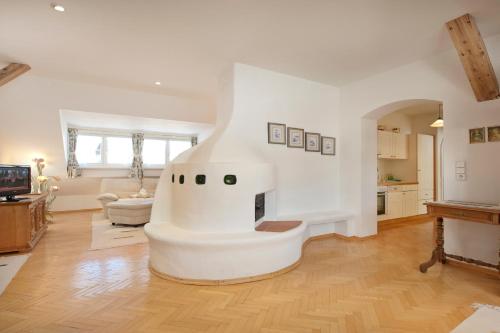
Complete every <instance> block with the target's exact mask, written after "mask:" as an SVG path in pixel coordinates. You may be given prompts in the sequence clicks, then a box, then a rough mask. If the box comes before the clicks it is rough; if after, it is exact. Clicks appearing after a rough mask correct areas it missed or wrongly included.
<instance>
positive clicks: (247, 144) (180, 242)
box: [145, 67, 348, 284]
mask: <svg viewBox="0 0 500 333" xmlns="http://www.w3.org/2000/svg"><path fill="white" fill-rule="evenodd" d="M233 70H234V68H232V69H231V71H228V72H227V73H226V75H225V76H223V77H222V80H221V81H220V87H219V99H218V105H217V106H218V110H217V111H218V114H217V125H216V129H215V131H214V133H213V134H212V135H211V136H210V137H209V138H208V139H206V140H204V141H202V142H201V143H200V144H199V145H198V146H195V147H193V148H191V149H190V150H188V151H186V152H185V153H183V154H181V155H180V156H179V157H177V158H176V159H175V160H174V161H173V162H172V163H170V164H169V166H168V167H167V168H166V169H165V170H164V171H163V173H162V175H161V178H160V181H159V183H158V187H157V190H156V194H155V201H154V204H153V210H152V215H151V222H150V223H148V224H147V225H146V226H145V232H146V235H147V236H148V238H149V246H150V266H151V269H152V271H153V272H154V273H156V274H158V275H160V276H162V277H165V278H169V279H175V280H177V281H181V282H187V283H195V284H219V283H234V282H245V281H251V280H256V279H261V278H264V277H270V276H274V275H275V274H277V273H281V272H284V271H287V270H288V269H290V268H293V267H294V266H295V265H296V264H297V263H298V261H299V259H300V257H301V254H302V246H303V243H304V241H305V240H306V239H308V238H309V237H310V236H318V235H323V234H326V233H334V232H339V231H340V232H341V233H343V234H345V233H347V232H348V228H347V224H346V222H345V221H346V217H345V215H339V214H338V213H335V212H333V214H331V213H332V212H322V213H321V214H317V213H313V214H311V209H309V210H307V211H306V212H309V214H308V215H307V216H306V215H304V216H300V217H299V216H289V217H287V218H284V219H286V220H304V223H302V224H300V225H298V226H296V225H294V226H295V227H294V228H292V229H290V230H287V231H284V232H263V231H256V230H255V226H256V220H258V221H257V222H260V221H262V220H275V219H276V216H275V215H276V211H278V210H277V209H276V208H277V207H275V206H276V202H278V201H279V200H282V199H281V198H280V197H278V196H277V194H276V193H278V194H279V195H284V193H283V192H282V191H281V192H278V191H275V187H276V175H275V169H274V166H273V164H272V162H271V161H269V160H267V159H266V158H264V157H263V154H261V151H260V150H259V149H258V148H257V147H261V148H260V149H262V144H263V143H265V142H266V139H267V138H266V130H267V128H266V127H267V123H266V121H277V120H279V119H267V120H266V117H265V116H263V115H262V114H261V113H260V114H259V112H258V111H257V110H251V109H250V108H248V107H247V105H248V104H247V103H246V101H248V100H249V99H252V98H258V94H257V95H255V94H254V88H255V85H254V83H253V82H251V83H248V81H244V80H242V79H241V76H240V78H239V79H236V80H235V76H234V72H233ZM239 70H240V72H239V75H242V73H243V72H244V70H245V68H242V67H240V68H239ZM242 71H243V72H242ZM258 74H259V75H261V74H262V73H261V72H258ZM235 87H236V88H238V89H240V90H239V92H236V93H235V92H234V89H235ZM261 89H265V88H261ZM241 90H243V91H245V93H243V92H242V91H241ZM267 98H271V99H272V98H273V96H268V97H267ZM235 100H236V101H237V103H235V102H234V101H235ZM264 102H265V100H264ZM234 105H236V107H234ZM249 132H251V133H252V134H255V135H251V136H249V135H248V133H249ZM245 133H246V134H247V135H246V136H245ZM241 137H243V138H245V139H240V138H241ZM274 148H277V147H274ZM280 148H281V147H280ZM282 148H284V147H282ZM267 153H268V152H267ZM268 156H269V155H268ZM323 162H324V161H323ZM291 167H292V168H291V169H290V170H286V172H290V171H291V170H296V167H295V168H294V167H293V166H291ZM285 195H286V193H285ZM308 199H309V201H310V198H305V201H308ZM294 202H297V201H294ZM299 209H300V208H297V209H296V211H298V210H299ZM304 213H305V212H304Z"/></svg>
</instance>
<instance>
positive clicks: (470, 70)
mask: <svg viewBox="0 0 500 333" xmlns="http://www.w3.org/2000/svg"><path fill="white" fill-rule="evenodd" d="M446 27H447V28H448V32H449V33H450V37H451V40H452V41H453V44H455V48H456V49H457V51H458V55H459V57H460V60H461V61H462V65H463V66H464V69H465V73H466V74H467V77H468V78H469V82H470V84H471V86H472V90H473V91H474V94H475V95H476V99H477V100H478V101H479V102H482V101H488V100H492V99H495V98H499V97H500V91H499V89H498V81H497V78H496V76H495V72H494V70H493V67H492V66H491V61H490V57H489V56H488V52H487V51H486V47H485V45H484V41H483V38H482V37H481V33H480V32H479V29H478V28H477V26H476V23H475V21H474V18H473V17H472V16H471V15H470V14H465V15H463V16H460V17H458V18H456V19H454V20H451V21H449V22H447V23H446Z"/></svg>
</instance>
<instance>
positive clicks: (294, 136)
mask: <svg viewBox="0 0 500 333" xmlns="http://www.w3.org/2000/svg"><path fill="white" fill-rule="evenodd" d="M286 132H287V145H288V147H290V148H304V130H303V129H302V128H294V127H287V129H286Z"/></svg>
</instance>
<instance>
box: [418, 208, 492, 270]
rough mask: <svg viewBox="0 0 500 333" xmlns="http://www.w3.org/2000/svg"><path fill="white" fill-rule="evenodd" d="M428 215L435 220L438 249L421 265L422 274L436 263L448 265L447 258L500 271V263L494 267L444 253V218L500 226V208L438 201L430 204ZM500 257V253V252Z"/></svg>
mask: <svg viewBox="0 0 500 333" xmlns="http://www.w3.org/2000/svg"><path fill="white" fill-rule="evenodd" d="M426 205H427V213H428V214H429V216H432V217H434V218H435V223H434V231H435V237H436V248H435V249H434V251H432V256H431V259H429V261H426V262H424V263H423V264H421V265H420V271H421V272H422V273H425V272H427V269H428V268H429V267H431V266H432V265H434V264H435V263H436V261H439V262H440V263H442V264H444V263H446V257H448V258H452V259H455V260H459V261H465V262H467V263H473V264H476V265H480V266H486V267H492V268H496V269H497V270H499V271H500V261H499V263H498V265H493V264H490V263H487V262H484V261H481V260H476V259H471V258H465V257H462V256H457V255H453V254H448V253H445V252H444V235H443V231H444V227H443V220H444V218H450V219H458V220H463V221H467V222H474V223H484V224H491V225H497V226H499V225H500V206H495V205H488V204H478V203H467V202H459V201H438V202H428V203H426ZM499 256H500V251H499Z"/></svg>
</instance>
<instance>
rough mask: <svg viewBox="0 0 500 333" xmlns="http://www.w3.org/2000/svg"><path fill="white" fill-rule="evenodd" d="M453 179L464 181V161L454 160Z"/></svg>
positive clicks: (465, 177)
mask: <svg viewBox="0 0 500 333" xmlns="http://www.w3.org/2000/svg"><path fill="white" fill-rule="evenodd" d="M455 179H456V180H458V181H461V182H463V181H466V180H467V172H466V170H465V161H456V162H455Z"/></svg>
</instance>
